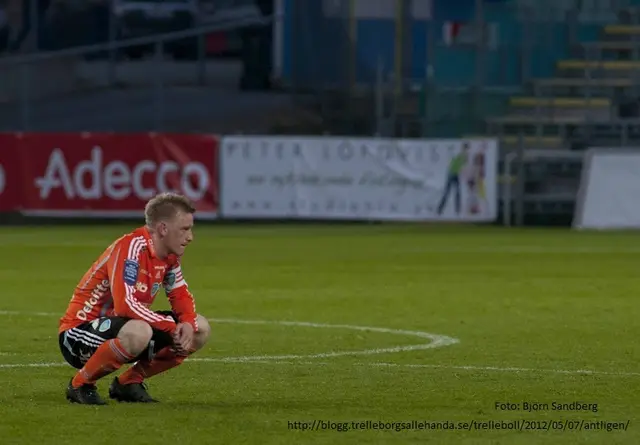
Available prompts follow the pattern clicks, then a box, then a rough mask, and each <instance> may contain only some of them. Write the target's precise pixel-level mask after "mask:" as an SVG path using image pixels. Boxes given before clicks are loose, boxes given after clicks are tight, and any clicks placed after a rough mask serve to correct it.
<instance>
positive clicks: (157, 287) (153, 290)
mask: <svg viewBox="0 0 640 445" xmlns="http://www.w3.org/2000/svg"><path fill="white" fill-rule="evenodd" d="M159 290H160V283H153V286H151V296H152V297H155V296H156V294H157V293H158V291H159Z"/></svg>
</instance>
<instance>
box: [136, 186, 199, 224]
mask: <svg viewBox="0 0 640 445" xmlns="http://www.w3.org/2000/svg"><path fill="white" fill-rule="evenodd" d="M179 212H184V213H195V212H196V208H195V206H194V205H193V203H192V202H191V200H190V199H189V198H187V197H186V196H183V195H179V194H177V193H161V194H159V195H156V196H154V197H153V198H151V199H150V200H149V202H147V205H146V206H145V208H144V219H145V222H146V224H147V226H150V227H151V226H153V225H155V224H156V223H158V222H160V221H166V220H168V219H171V218H173V217H174V216H176V215H177V214H178V213H179Z"/></svg>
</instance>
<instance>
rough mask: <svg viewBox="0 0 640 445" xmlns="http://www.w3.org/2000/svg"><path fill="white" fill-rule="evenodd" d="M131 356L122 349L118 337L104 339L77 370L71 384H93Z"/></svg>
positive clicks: (77, 385) (75, 385)
mask: <svg viewBox="0 0 640 445" xmlns="http://www.w3.org/2000/svg"><path fill="white" fill-rule="evenodd" d="M132 358H133V356H132V355H130V354H129V353H128V352H127V351H125V350H124V348H123V347H122V345H121V344H120V340H119V339H117V338H114V339H112V340H108V341H105V342H104V343H102V344H101V345H100V347H99V348H98V349H96V352H94V353H93V355H92V356H91V358H90V359H89V360H88V361H87V363H85V365H84V367H83V368H82V369H81V370H80V371H78V373H77V374H76V375H75V377H74V378H73V381H72V382H71V384H72V385H73V386H74V387H76V388H78V387H79V386H82V385H86V384H90V385H92V384H95V382H96V381H97V380H98V379H100V378H102V377H104V376H106V375H108V374H111V373H112V372H113V371H116V370H117V369H119V368H120V367H121V366H122V365H123V364H125V363H127V362H128V361H129V360H131V359H132Z"/></svg>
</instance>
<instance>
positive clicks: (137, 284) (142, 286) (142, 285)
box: [136, 281, 149, 293]
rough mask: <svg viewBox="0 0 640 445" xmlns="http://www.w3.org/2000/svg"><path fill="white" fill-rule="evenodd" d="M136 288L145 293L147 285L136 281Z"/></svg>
mask: <svg viewBox="0 0 640 445" xmlns="http://www.w3.org/2000/svg"><path fill="white" fill-rule="evenodd" d="M136 290H137V291H139V292H142V293H145V292H147V291H148V290H149V286H147V285H146V284H145V283H143V282H141V281H138V282H137V283H136Z"/></svg>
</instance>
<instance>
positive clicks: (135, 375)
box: [118, 347, 186, 385]
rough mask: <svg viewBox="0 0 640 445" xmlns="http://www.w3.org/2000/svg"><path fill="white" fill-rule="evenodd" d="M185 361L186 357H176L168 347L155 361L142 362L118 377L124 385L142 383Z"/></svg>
mask: <svg viewBox="0 0 640 445" xmlns="http://www.w3.org/2000/svg"><path fill="white" fill-rule="evenodd" d="M185 359H186V357H184V356H181V355H176V353H175V352H173V351H172V350H171V347H166V348H164V349H162V350H160V351H159V352H158V353H157V354H156V356H155V357H154V358H153V360H151V361H149V360H140V361H139V362H138V363H136V364H135V365H134V366H132V367H131V368H129V369H128V370H126V371H125V372H123V373H122V375H121V376H120V377H118V381H119V382H120V383H121V384H122V385H130V384H132V383H142V382H143V381H144V379H148V378H149V377H153V376H154V375H157V374H160V373H161V372H165V371H168V370H169V369H171V368H175V367H176V366H178V365H180V364H181V363H182V362H183V361H184V360H185Z"/></svg>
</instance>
